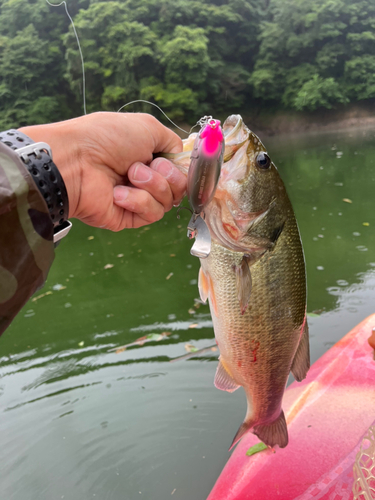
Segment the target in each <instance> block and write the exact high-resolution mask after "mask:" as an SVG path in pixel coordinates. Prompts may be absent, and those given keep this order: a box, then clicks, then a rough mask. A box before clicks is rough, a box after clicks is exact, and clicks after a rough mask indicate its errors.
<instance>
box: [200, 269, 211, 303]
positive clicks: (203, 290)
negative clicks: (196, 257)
mask: <svg viewBox="0 0 375 500" xmlns="http://www.w3.org/2000/svg"><path fill="white" fill-rule="evenodd" d="M198 289H199V295H200V298H201V301H202V302H203V303H204V304H205V303H206V302H207V297H208V292H209V283H208V279H207V277H206V275H205V274H204V272H203V269H202V268H200V269H199V276H198Z"/></svg>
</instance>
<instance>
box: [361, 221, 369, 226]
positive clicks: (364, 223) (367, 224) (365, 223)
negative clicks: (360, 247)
mask: <svg viewBox="0 0 375 500" xmlns="http://www.w3.org/2000/svg"><path fill="white" fill-rule="evenodd" d="M369 225H370V223H369V222H362V226H369Z"/></svg>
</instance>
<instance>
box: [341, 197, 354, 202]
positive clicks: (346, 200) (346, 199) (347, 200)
mask: <svg viewBox="0 0 375 500" xmlns="http://www.w3.org/2000/svg"><path fill="white" fill-rule="evenodd" d="M342 201H345V203H353V202H352V200H350V199H349V198H343V199H342Z"/></svg>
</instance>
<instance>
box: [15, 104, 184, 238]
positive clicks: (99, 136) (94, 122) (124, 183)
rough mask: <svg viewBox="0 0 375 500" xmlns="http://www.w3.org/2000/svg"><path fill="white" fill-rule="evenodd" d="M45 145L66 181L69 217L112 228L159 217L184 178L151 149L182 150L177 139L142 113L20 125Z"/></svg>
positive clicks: (172, 202) (174, 200)
mask: <svg viewBox="0 0 375 500" xmlns="http://www.w3.org/2000/svg"><path fill="white" fill-rule="evenodd" d="M20 130H21V131H22V132H23V133H25V134H26V135H28V136H29V137H30V138H31V139H33V140H34V141H35V142H39V141H42V142H46V143H47V144H49V145H50V147H51V149H52V153H53V160H54V162H55V163H56V165H57V167H58V169H59V171H60V173H61V175H62V177H63V179H64V182H65V185H66V189H67V191H68V197H69V217H75V218H78V219H80V220H82V221H83V222H85V223H86V224H89V225H90V226H96V227H104V228H106V229H111V230H112V231H120V230H121V229H124V228H131V227H133V228H135V227H141V226H144V225H147V224H150V223H152V222H155V221H157V220H159V219H161V218H162V217H163V215H164V213H165V212H167V211H168V210H170V209H171V208H172V206H173V205H178V204H179V203H180V201H181V199H182V197H183V196H184V194H185V190H186V177H185V175H183V174H182V173H181V172H179V171H178V170H177V168H176V167H175V166H174V165H173V164H172V163H171V162H169V161H168V160H166V159H164V158H156V159H155V160H152V158H153V153H158V152H165V153H178V152H180V151H182V141H181V139H180V138H179V137H178V136H177V135H176V134H175V133H174V132H172V131H171V130H169V129H168V128H167V127H164V125H162V124H161V123H160V122H159V121H158V120H156V118H154V117H153V116H151V115H148V114H144V113H134V114H133V113H131V114H130V113H129V114H121V113H109V112H101V113H92V114H90V115H86V116H81V117H79V118H74V119H72V120H67V121H63V122H59V123H52V124H47V125H34V126H32V127H23V128H21V129H20Z"/></svg>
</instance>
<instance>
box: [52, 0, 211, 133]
mask: <svg viewBox="0 0 375 500" xmlns="http://www.w3.org/2000/svg"><path fill="white" fill-rule="evenodd" d="M46 2H47V4H48V5H50V6H51V7H60V6H61V5H64V7H65V12H66V15H67V16H68V18H69V21H70V23H71V25H72V27H73V31H74V35H75V37H76V40H77V46H78V50H79V55H80V57H81V66H82V90H83V91H82V94H83V113H84V114H85V115H86V114H87V110H86V75H85V64H84V60H83V53H82V49H81V44H80V42H79V38H78V33H77V30H76V27H75V25H74V21H73V19H72V16H71V15H70V14H69V11H68V5H67V3H66V1H65V0H63V1H62V2H60V3H58V4H54V3H51V2H50V1H49V0H46ZM137 102H143V103H145V104H150V105H151V106H154V107H155V108H157V109H158V110H159V111H160V112H161V113H163V115H164V116H165V117H166V119H167V120H168V121H169V122H170V123H172V125H173V126H174V127H176V128H178V130H181V132H184V134H187V135H190V134H191V132H192V131H193V130H194V128H195V127H197V126H198V125H199V126H201V127H202V125H203V124H206V123H208V121H209V120H212V116H203V117H202V118H200V119H199V120H198V121H197V123H196V124H195V125H193V126H192V127H191V129H190V130H189V132H188V131H187V130H184V129H183V128H181V127H179V126H178V125H177V124H176V123H174V121H172V120H171V119H170V118H169V116H168V115H167V114H166V113H165V112H164V111H163V110H162V109H161V107H160V106H158V105H157V104H155V103H154V102H150V101H146V100H145V99H137V100H135V101H130V102H128V103H126V104H124V105H123V106H121V108H120V109H118V111H117V113H120V111H122V110H123V109H124V108H126V107H127V106H130V105H131V104H135V103H137Z"/></svg>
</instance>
